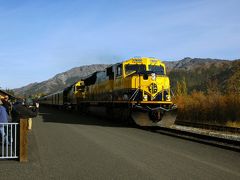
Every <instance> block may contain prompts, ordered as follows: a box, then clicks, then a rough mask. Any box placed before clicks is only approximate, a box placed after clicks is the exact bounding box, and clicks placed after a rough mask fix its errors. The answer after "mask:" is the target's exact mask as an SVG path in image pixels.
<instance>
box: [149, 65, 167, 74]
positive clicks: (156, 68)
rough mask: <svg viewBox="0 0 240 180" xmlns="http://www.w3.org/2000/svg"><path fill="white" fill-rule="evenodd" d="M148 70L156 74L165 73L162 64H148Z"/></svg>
mask: <svg viewBox="0 0 240 180" xmlns="http://www.w3.org/2000/svg"><path fill="white" fill-rule="evenodd" d="M148 70H149V71H152V72H153V73H156V74H157V75H165V73H164V67H163V66H156V65H149V66H148Z"/></svg>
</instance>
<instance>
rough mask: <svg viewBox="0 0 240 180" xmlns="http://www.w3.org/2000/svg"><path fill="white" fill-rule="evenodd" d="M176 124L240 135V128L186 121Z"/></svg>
mask: <svg viewBox="0 0 240 180" xmlns="http://www.w3.org/2000/svg"><path fill="white" fill-rule="evenodd" d="M175 124H176V125H181V126H188V127H196V128H203V129H210V130H217V131H225V132H233V133H240V128H235V127H227V126H221V125H213V124H201V123H196V122H186V121H176V122H175Z"/></svg>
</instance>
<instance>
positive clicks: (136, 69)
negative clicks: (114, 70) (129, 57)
mask: <svg viewBox="0 0 240 180" xmlns="http://www.w3.org/2000/svg"><path fill="white" fill-rule="evenodd" d="M145 71H146V66H145V65H143V64H127V65H125V72H126V75H127V76H128V75H131V74H134V73H140V72H145Z"/></svg>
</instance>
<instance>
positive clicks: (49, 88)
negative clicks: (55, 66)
mask: <svg viewBox="0 0 240 180" xmlns="http://www.w3.org/2000/svg"><path fill="white" fill-rule="evenodd" d="M107 66H108V65H107V64H93V65H88V66H80V67H75V68H72V69H70V70H69V71H66V72H63V73H60V74H57V75H55V76H54V77H53V78H51V79H48V80H46V81H43V82H40V83H36V82H35V83H31V84H29V85H27V86H24V87H21V88H17V89H14V92H15V95H18V96H28V95H35V94H49V93H53V92H56V91H59V90H61V89H64V88H65V87H67V86H69V85H71V84H73V83H74V82H76V81H78V80H79V79H81V78H84V77H86V76H88V75H90V74H92V73H93V72H96V71H101V70H103V69H105V68H106V67H107Z"/></svg>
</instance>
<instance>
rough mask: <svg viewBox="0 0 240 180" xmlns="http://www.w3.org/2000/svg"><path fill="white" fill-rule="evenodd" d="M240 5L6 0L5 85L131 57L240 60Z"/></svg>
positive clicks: (2, 17) (2, 38) (1, 8)
mask: <svg viewBox="0 0 240 180" xmlns="http://www.w3.org/2000/svg"><path fill="white" fill-rule="evenodd" d="M239 8H240V1H239V0H227V1H226V0H169V1H166V0H34V1H33V0H7V1H6V0H0V71H1V74H0V87H1V88H2V89H6V88H9V89H12V88H19V87H22V86H25V85H27V84H29V83H33V82H41V81H44V80H47V79H49V78H52V77H53V76H54V75H56V74H58V73H61V72H64V71H67V70H69V69H71V68H74V67H78V66H82V65H89V64H98V63H104V64H109V63H117V62H120V61H123V60H126V59H129V58H131V57H135V56H144V57H156V58H159V59H161V60H180V59H183V58H184V57H192V58H195V57H199V58H218V59H228V60H233V59H239V58H240V54H239V53H240V10H239Z"/></svg>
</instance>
